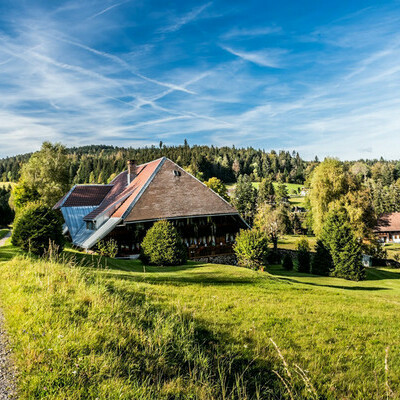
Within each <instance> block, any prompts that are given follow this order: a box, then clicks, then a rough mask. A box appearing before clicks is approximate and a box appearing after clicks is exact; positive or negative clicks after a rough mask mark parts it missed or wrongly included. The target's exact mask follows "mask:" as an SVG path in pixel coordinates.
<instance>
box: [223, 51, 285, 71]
mask: <svg viewBox="0 0 400 400" xmlns="http://www.w3.org/2000/svg"><path fill="white" fill-rule="evenodd" d="M221 47H222V48H223V49H224V50H226V51H227V52H229V53H231V54H233V55H234V56H237V57H240V58H241V59H243V60H245V61H249V62H252V63H254V64H257V65H260V66H262V67H269V68H281V64H282V62H281V60H280V58H281V57H280V56H281V55H282V54H284V53H285V51H284V50H276V49H270V50H260V51H243V50H234V49H232V48H231V47H228V46H221Z"/></svg>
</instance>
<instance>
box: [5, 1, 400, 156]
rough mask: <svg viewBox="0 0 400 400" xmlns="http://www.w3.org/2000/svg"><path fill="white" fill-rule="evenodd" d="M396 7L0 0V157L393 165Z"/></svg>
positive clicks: (397, 108)
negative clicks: (273, 154) (122, 155)
mask: <svg viewBox="0 0 400 400" xmlns="http://www.w3.org/2000/svg"><path fill="white" fill-rule="evenodd" d="M399 27H400V2H399V1H384V0H382V1H368V0H363V1H352V0H336V1H329V2H328V1H321V0H319V1H307V0H302V1H299V0H293V1H288V0H282V1H279V2H277V1H269V0H264V1H262V0H258V1H252V0H246V1H235V0H230V1H228V0H211V1H208V0H205V1H191V0H186V1H168V2H167V1H153V0H143V1H141V0H117V1H100V0H99V1H97V0H96V1H94V0H70V1H57V0H51V1H50V0H46V1H40V0H35V1H32V0H30V1H29V0H25V1H22V0H13V1H4V0H0V157H4V156H11V155H15V154H21V153H26V152H31V151H35V150H38V149H39V148H40V145H41V143H42V142H43V141H45V140H49V141H51V142H61V143H63V144H64V145H66V146H67V147H71V146H81V145H87V144H109V145H114V146H125V147H128V146H132V147H139V146H151V145H156V146H158V144H159V142H160V141H162V142H163V143H165V144H166V145H178V144H183V142H184V139H187V140H188V142H189V144H191V145H194V144H209V145H211V144H213V145H216V146H222V145H228V146H230V145H235V146H237V147H242V146H243V147H247V146H253V147H255V148H262V149H265V150H271V149H275V150H281V149H283V150H289V151H292V150H296V151H298V152H299V153H300V155H301V156H302V157H303V158H304V159H313V158H314V157H315V156H316V155H317V156H318V157H319V158H323V157H325V156H333V157H338V158H340V159H343V160H345V159H346V160H349V159H361V158H380V157H381V156H382V157H384V158H386V159H400V29H399Z"/></svg>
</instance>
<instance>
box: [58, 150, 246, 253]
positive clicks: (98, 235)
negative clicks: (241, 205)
mask: <svg viewBox="0 0 400 400" xmlns="http://www.w3.org/2000/svg"><path fill="white" fill-rule="evenodd" d="M54 209H60V210H61V212H62V215H63V217H64V220H65V224H66V229H68V232H69V234H70V236H71V239H72V242H73V243H74V245H76V246H78V247H81V248H83V249H86V250H87V249H90V248H92V247H93V246H95V244H96V243H97V242H98V241H99V240H108V239H111V238H112V239H114V240H116V242H117V244H118V255H120V256H128V255H134V254H138V253H139V252H140V243H141V242H142V239H143V238H144V236H145V234H146V232H147V230H148V229H149V228H150V227H151V226H152V225H153V223H154V222H155V221H157V220H161V219H166V220H169V221H171V222H172V223H173V224H174V226H175V227H176V228H177V230H178V232H179V233H180V235H181V237H182V238H183V240H184V242H185V244H186V246H187V248H188V254H189V257H191V258H196V257H202V256H210V255H220V254H231V253H232V244H233V241H234V238H235V235H236V233H237V232H238V230H239V229H240V228H245V227H246V223H245V222H244V221H243V219H242V218H241V217H240V216H239V214H238V212H237V211H236V210H235V209H234V208H233V207H232V206H231V205H230V204H229V203H228V202H227V201H225V200H224V199H222V198H221V197H220V196H218V195H217V194H216V193H215V192H213V191H212V190H211V189H209V188H208V187H207V186H206V185H204V184H203V183H201V182H200V181H199V180H197V179H196V178H195V177H194V176H192V175H190V174H189V173H188V172H186V171H185V170H183V169H182V168H181V167H179V166H178V165H177V164H175V163H174V162H172V161H171V160H169V159H167V158H165V157H163V158H160V159H158V160H155V161H151V162H149V163H146V164H142V165H136V163H135V162H134V161H128V169H127V170H126V171H123V172H121V173H120V174H119V175H118V176H117V177H116V178H115V179H114V180H113V181H111V182H110V184H108V185H76V186H74V187H73V188H72V189H71V190H70V191H69V192H68V193H67V194H66V195H65V196H64V197H63V198H62V199H61V200H60V201H59V202H58V203H57V204H56V205H55V206H54Z"/></svg>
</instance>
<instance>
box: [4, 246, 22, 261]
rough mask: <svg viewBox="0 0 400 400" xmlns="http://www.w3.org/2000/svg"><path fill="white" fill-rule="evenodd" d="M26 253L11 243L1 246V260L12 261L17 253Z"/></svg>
mask: <svg viewBox="0 0 400 400" xmlns="http://www.w3.org/2000/svg"><path fill="white" fill-rule="evenodd" d="M21 254H26V253H24V252H23V251H22V250H20V249H19V248H18V247H15V246H13V245H11V244H6V245H4V246H1V247H0V262H4V261H10V260H11V259H13V258H14V257H15V256H17V255H21Z"/></svg>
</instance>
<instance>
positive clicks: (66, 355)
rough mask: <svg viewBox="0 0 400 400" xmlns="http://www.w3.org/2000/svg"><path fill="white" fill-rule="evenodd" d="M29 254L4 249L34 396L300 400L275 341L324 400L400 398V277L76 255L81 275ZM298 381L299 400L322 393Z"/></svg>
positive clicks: (24, 383) (9, 305)
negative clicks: (353, 278) (355, 278)
mask: <svg viewBox="0 0 400 400" xmlns="http://www.w3.org/2000/svg"><path fill="white" fill-rule="evenodd" d="M15 252H16V250H15V249H14V248H12V247H11V246H8V247H6V248H4V249H0V289H1V291H0V296H1V302H2V305H3V308H4V312H5V315H6V321H7V327H8V329H9V332H10V335H11V337H12V338H13V339H14V346H15V349H14V353H15V357H16V362H17V365H18V367H19V369H20V371H21V376H20V387H21V397H22V398H27V399H28V398H52V399H64V398H68V399H77V398H96V397H98V398H101V399H103V398H105V399H108V398H110V399H114V398H134V399H159V398H161V399H164V398H165V399H167V398H168V399H224V398H226V399H228V398H238V399H239V398H240V399H245V398H248V399H250V398H261V399H268V398H276V399H278V398H284V397H285V394H286V397H287V398H289V396H288V393H287V392H285V391H283V390H281V389H282V388H281V386H279V385H278V383H277V381H276V379H274V376H276V375H274V374H272V373H271V370H272V369H273V370H276V372H277V373H279V374H280V375H281V376H282V377H283V378H284V379H285V380H286V381H289V378H288V375H287V373H286V372H285V368H283V367H282V360H281V358H280V357H279V355H278V354H277V351H276V349H275V347H274V346H273V344H271V341H270V338H273V339H274V341H275V342H276V343H277V345H278V346H279V348H280V349H281V352H282V355H283V357H284V358H285V359H286V360H287V362H288V365H289V369H290V371H291V374H292V375H293V376H294V375H295V372H294V371H295V370H296V371H299V370H298V369H297V367H294V366H295V365H298V366H299V367H300V368H302V369H303V370H305V374H306V375H307V377H308V378H307V379H310V382H311V383H312V385H313V386H315V388H316V391H317V392H318V395H319V396H320V398H326V399H386V398H399V395H400V393H399V387H400V350H399V347H398V343H399V336H400V333H399V332H400V320H399V318H398V309H399V305H400V279H399V278H400V271H399V270H392V269H391V270H385V269H370V270H368V274H367V275H368V280H366V281H365V282H349V281H344V280H341V279H337V278H329V277H316V276H311V275H306V274H299V273H295V272H290V273H289V272H284V271H283V270H282V269H281V268H280V267H278V266H275V267H270V268H268V273H262V272H253V271H250V270H246V269H242V268H237V267H232V266H223V265H212V264H208V265H199V264H189V265H186V266H182V267H174V268H156V267H144V266H143V265H141V264H140V262H138V261H121V260H104V259H99V258H97V257H90V256H86V255H83V254H80V253H74V252H71V251H68V252H67V254H69V255H70V256H73V257H74V258H76V259H77V260H78V261H80V262H86V263H87V265H88V266H87V267H79V268H78V267H75V266H74V265H75V264H74V263H69V265H70V266H69V267H68V266H65V265H60V264H57V263H48V262H44V261H35V260H31V259H29V258H21V257H18V258H16V259H12V257H13V256H14V255H15ZM90 266H94V267H95V268H91V267H90ZM386 349H387V352H388V360H387V365H388V369H387V372H386V373H385V352H386ZM291 367H294V368H293V369H292V368H291ZM298 385H299V383H296V382H294V384H293V388H292V390H293V392H295V393H297V395H295V397H296V398H303V399H305V398H307V399H309V398H316V396H314V395H313V391H312V390H311V389H310V388H308V391H307V387H305V388H304V390H303V391H302V389H301V388H299V386H298Z"/></svg>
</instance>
